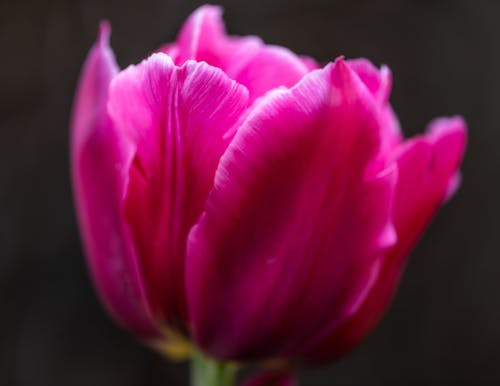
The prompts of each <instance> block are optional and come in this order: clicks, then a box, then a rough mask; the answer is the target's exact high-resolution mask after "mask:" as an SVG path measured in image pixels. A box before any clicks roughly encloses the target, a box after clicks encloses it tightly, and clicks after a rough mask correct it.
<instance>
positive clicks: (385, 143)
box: [348, 59, 403, 153]
mask: <svg viewBox="0 0 500 386" xmlns="http://www.w3.org/2000/svg"><path fill="white" fill-rule="evenodd" d="M348 63H349V65H350V66H351V68H352V69H353V70H354V71H355V72H356V73H357V74H358V75H359V77H360V78H361V80H362V81H363V83H364V84H365V85H366V87H367V88H368V89H369V90H370V91H371V93H372V94H373V96H374V98H375V100H376V101H377V102H378V103H379V104H380V106H381V110H382V111H381V122H382V124H381V128H382V146H381V153H387V152H390V151H392V150H393V149H394V148H395V147H397V146H398V145H399V144H400V143H401V141H402V140H403V134H402V132H401V128H400V127H399V122H398V119H397V117H396V114H394V111H393V110H392V107H391V105H390V104H389V96H390V93H391V87H392V75H391V70H390V69H389V68H388V67H387V66H382V67H381V68H380V70H379V69H378V68H376V67H375V66H374V65H373V64H372V63H371V62H370V61H369V60H367V59H354V60H349V61H348Z"/></svg>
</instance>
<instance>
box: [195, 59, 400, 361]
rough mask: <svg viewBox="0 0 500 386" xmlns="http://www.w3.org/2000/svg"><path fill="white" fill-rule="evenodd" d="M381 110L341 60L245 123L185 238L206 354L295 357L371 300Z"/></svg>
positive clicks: (383, 230)
mask: <svg viewBox="0 0 500 386" xmlns="http://www.w3.org/2000/svg"><path fill="white" fill-rule="evenodd" d="M378 112H379V110H378V107H377V104H376V102H375V101H374V99H373V97H372V95H371V94H370V92H369V91H368V90H367V88H366V87H365V86H364V85H363V83H362V82H361V80H360V79H359V77H358V76H357V75H356V74H355V73H354V72H353V71H352V70H351V69H350V68H349V66H348V65H346V64H345V62H343V61H342V60H338V61H337V62H336V63H335V64H331V65H329V66H327V67H326V68H325V69H323V70H318V71H314V72H312V73H310V74H309V75H306V77H305V78H304V80H303V81H301V82H300V83H299V84H298V85H297V86H296V87H294V88H293V89H291V90H284V89H282V90H276V91H273V92H272V93H270V94H268V95H267V96H266V97H264V98H263V99H262V100H260V101H259V102H258V103H257V104H256V106H254V108H253V111H251V112H250V113H249V115H248V116H247V118H246V120H245V122H243V123H242V125H241V126H240V128H239V130H238V132H237V134H236V137H235V138H234V140H233V141H232V142H231V144H230V146H229V147H228V149H227V151H226V152H225V153H224V155H223V157H222V158H221V162H220V165H219V168H218V170H217V173H216V178H215V184H214V189H213V190H212V192H211V193H210V195H209V198H208V200H207V204H206V210H205V212H204V214H203V216H202V218H201V220H200V221H199V223H198V224H197V225H196V226H195V227H194V228H193V230H192V231H191V233H190V235H189V239H188V254H187V267H188V269H187V270H186V276H187V291H188V298H189V306H190V317H191V319H192V327H193V333H194V336H195V338H196V340H197V342H198V343H199V344H200V345H201V346H202V347H203V348H204V349H206V350H207V351H208V352H209V353H211V354H212V355H215V356H217V357H222V358H224V357H232V358H249V357H252V356H254V355H258V356H260V357H262V356H276V355H280V354H283V353H288V352H292V351H294V350H296V348H297V347H300V346H301V345H302V344H303V343H304V341H305V340H307V339H308V338H309V337H310V336H311V335H312V334H313V333H315V332H317V331H318V330H319V329H321V328H323V327H324V326H325V324H326V323H333V322H336V323H340V322H341V321H342V320H343V319H344V318H346V317H348V316H349V315H350V314H351V313H352V311H353V307H356V304H357V303H358V302H359V301H361V299H362V298H363V297H364V296H365V295H366V287H367V285H369V282H370V278H371V277H372V276H373V275H374V272H373V271H374V270H376V269H377V268H376V267H377V261H378V258H379V257H380V256H381V253H383V251H384V249H385V248H387V247H389V246H390V245H392V244H393V243H394V241H395V234H394V231H393V229H392V224H391V221H390V214H391V209H392V194H393V190H394V185H395V182H396V173H395V169H393V170H392V171H391V170H388V171H386V172H384V173H379V174H376V175H368V174H367V166H368V165H369V163H370V162H371V160H372V158H373V157H374V155H375V154H376V153H377V151H378V148H379V145H380V141H379V134H380V127H379V122H378V120H377V117H378V115H377V114H378Z"/></svg>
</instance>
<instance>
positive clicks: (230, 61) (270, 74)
mask: <svg viewBox="0 0 500 386" xmlns="http://www.w3.org/2000/svg"><path fill="white" fill-rule="evenodd" d="M162 50H163V51H164V52H165V53H168V54H170V55H172V58H173V59H174V60H175V63H176V64H182V63H183V62H184V61H186V60H188V59H194V60H196V61H205V62H207V63H208V64H210V65H212V66H215V67H218V68H221V69H222V70H223V71H224V72H225V73H226V74H227V75H228V76H229V77H230V78H231V79H234V80H236V81H237V82H239V83H241V84H243V85H245V86H246V87H247V88H248V90H249V92H250V99H251V100H254V99H256V98H258V97H259V96H261V95H263V94H264V93H266V92H267V91H269V90H272V89H273V88H276V87H279V86H286V87H291V86H293V85H294V84H296V83H297V82H298V81H299V80H300V79H301V78H302V77H303V76H304V75H305V74H306V73H307V72H309V71H310V69H311V68H312V66H313V64H312V63H313V62H312V61H311V60H310V59H302V58H299V57H298V56H297V55H295V54H294V53H292V52H291V51H290V50H288V49H287V48H283V47H278V46H272V45H265V44H264V43H263V42H262V40H261V39H259V38H258V37H255V36H247V37H233V36H227V35H226V31H225V28H224V24H223V21H222V8H220V7H218V6H213V5H204V6H201V7H200V8H198V9H197V10H196V11H194V12H193V14H191V16H190V17H189V18H188V19H187V21H186V23H185V24H184V26H183V27H182V29H181V31H180V33H179V36H178V39H177V42H176V43H175V44H173V45H167V46H165V47H164V48H163V49H162Z"/></svg>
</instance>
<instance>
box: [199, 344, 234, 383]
mask: <svg viewBox="0 0 500 386" xmlns="http://www.w3.org/2000/svg"><path fill="white" fill-rule="evenodd" d="M235 378H236V366H235V365H234V364H232V363H227V362H218V361H216V360H213V359H210V358H207V357H205V356H204V355H203V354H202V353H200V352H194V353H193V356H192V359H191V386H234V384H235Z"/></svg>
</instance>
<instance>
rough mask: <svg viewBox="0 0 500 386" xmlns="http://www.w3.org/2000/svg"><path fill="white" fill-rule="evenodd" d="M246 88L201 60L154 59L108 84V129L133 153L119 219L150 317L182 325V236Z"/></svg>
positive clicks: (244, 103) (195, 214)
mask: <svg viewBox="0 0 500 386" xmlns="http://www.w3.org/2000/svg"><path fill="white" fill-rule="evenodd" d="M247 102H248V93H247V90H246V89H245V88H244V87H242V86H241V85H238V84H237V83H236V82H234V81H232V80H230V79H229V78H228V77H227V76H226V75H225V74H224V73H223V72H222V71H221V70H219V69H216V68H214V67H211V66H209V65H207V64H206V63H196V62H193V61H188V62H186V63H185V64H184V65H183V66H182V67H176V66H175V65H174V64H173V62H172V61H171V59H170V58H169V57H168V56H167V55H165V54H154V55H153V56H151V57H150V58H149V59H147V60H145V61H144V62H142V63H141V64H139V65H138V66H130V67H129V68H128V69H126V70H125V71H123V72H122V73H120V74H119V75H118V76H117V77H116V78H115V79H114V80H113V83H112V85H111V91H110V101H109V110H110V115H111V117H112V119H113V122H114V124H115V125H116V127H118V128H119V129H120V131H121V135H122V136H123V138H126V139H127V140H128V141H129V142H130V143H131V144H133V146H134V148H135V155H134V161H133V163H132V165H131V168H130V183H129V187H128V191H127V195H126V203H125V216H126V219H127V221H128V223H129V225H130V228H131V230H132V234H133V237H134V241H135V243H136V245H137V251H138V254H139V257H140V263H141V266H142V269H143V271H144V276H145V283H146V286H147V289H148V292H149V294H150V296H151V301H152V309H153V311H154V313H155V315H158V316H159V318H160V319H161V320H162V321H164V322H168V324H169V326H171V327H172V326H175V327H178V328H182V327H184V326H185V323H184V322H186V319H187V315H186V304H185V291H184V258H185V245H186V237H187V233H188V231H189V229H190V228H191V226H192V225H193V224H194V223H195V222H196V221H197V220H198V217H199V216H200V214H201V212H202V211H203V207H204V204H205V200H206V197H207V195H208V192H209V190H210V189H211V187H212V184H213V178H214V174H215V169H216V167H217V164H218V162H219V158H220V156H221V154H222V153H223V152H224V150H225V149H226V147H227V145H228V143H229V140H230V139H231V138H230V137H229V136H227V135H225V134H226V132H228V131H229V129H230V128H231V127H232V126H233V125H234V123H235V122H236V120H237V119H238V118H239V116H240V114H241V113H242V112H243V110H244V109H245V108H246V106H247Z"/></svg>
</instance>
